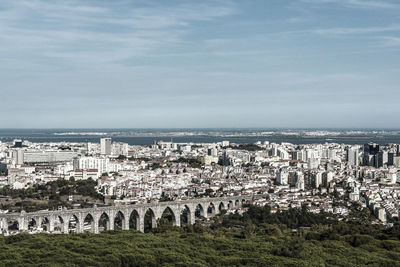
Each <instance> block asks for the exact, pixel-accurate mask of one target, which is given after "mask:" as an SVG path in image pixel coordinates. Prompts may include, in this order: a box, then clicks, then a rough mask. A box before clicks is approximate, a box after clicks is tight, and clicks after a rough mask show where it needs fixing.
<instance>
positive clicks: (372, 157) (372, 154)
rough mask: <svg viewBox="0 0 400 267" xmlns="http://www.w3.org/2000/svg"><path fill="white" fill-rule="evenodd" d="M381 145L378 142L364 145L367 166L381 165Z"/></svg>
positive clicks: (364, 160) (364, 161)
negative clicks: (379, 154)
mask: <svg viewBox="0 0 400 267" xmlns="http://www.w3.org/2000/svg"><path fill="white" fill-rule="evenodd" d="M379 151H380V147H379V145H377V144H372V143H371V144H365V145H364V156H363V164H364V165H366V166H379V158H378V157H379V156H378V153H379Z"/></svg>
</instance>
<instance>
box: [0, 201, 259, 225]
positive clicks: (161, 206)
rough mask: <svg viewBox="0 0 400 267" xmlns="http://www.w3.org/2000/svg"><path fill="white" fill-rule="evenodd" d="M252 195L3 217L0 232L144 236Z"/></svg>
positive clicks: (190, 221) (230, 206) (232, 206)
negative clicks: (164, 221)
mask: <svg viewBox="0 0 400 267" xmlns="http://www.w3.org/2000/svg"><path fill="white" fill-rule="evenodd" d="M252 200H253V197H252V196H251V195H245V196H233V197H222V198H198V199H190V200H180V201H169V202H158V203H147V204H134V205H123V206H107V207H94V208H86V209H71V210H54V211H38V212H30V213H27V212H24V211H23V212H21V213H6V214H0V230H1V232H2V233H9V232H10V231H13V230H18V231H22V232H23V231H28V230H30V229H34V228H40V229H44V230H45V231H47V232H51V233H53V232H56V233H82V232H92V233H99V232H101V231H104V230H116V229H121V230H129V229H134V230H138V231H141V232H145V230H146V231H147V230H149V229H151V228H154V227H155V226H156V224H157V220H158V219H160V218H162V217H165V218H168V219H169V220H170V221H171V222H172V223H173V225H176V226H181V225H183V224H194V222H195V220H196V218H199V217H205V218H208V217H212V216H214V215H216V214H219V213H220V212H221V211H222V210H235V209H238V208H240V207H241V206H242V205H243V204H244V203H251V202H252Z"/></svg>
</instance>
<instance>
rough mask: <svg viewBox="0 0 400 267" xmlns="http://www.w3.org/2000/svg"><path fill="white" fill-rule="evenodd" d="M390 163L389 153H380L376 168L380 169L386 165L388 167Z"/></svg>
mask: <svg viewBox="0 0 400 267" xmlns="http://www.w3.org/2000/svg"><path fill="white" fill-rule="evenodd" d="M388 161H389V153H388V152H387V151H379V153H378V154H377V155H376V161H375V167H376V168H380V167H383V166H385V165H388Z"/></svg>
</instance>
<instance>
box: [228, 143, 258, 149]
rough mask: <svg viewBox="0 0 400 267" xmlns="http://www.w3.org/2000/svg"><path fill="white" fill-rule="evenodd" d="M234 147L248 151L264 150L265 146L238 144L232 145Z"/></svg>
mask: <svg viewBox="0 0 400 267" xmlns="http://www.w3.org/2000/svg"><path fill="white" fill-rule="evenodd" d="M230 148H232V149H240V150H247V151H259V150H264V148H262V147H260V146H258V145H256V144H240V145H236V146H230Z"/></svg>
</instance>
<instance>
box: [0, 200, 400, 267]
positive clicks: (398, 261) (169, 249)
mask: <svg viewBox="0 0 400 267" xmlns="http://www.w3.org/2000/svg"><path fill="white" fill-rule="evenodd" d="M283 214H284V215H286V216H288V217H289V218H291V219H282V216H283ZM168 216H169V215H168V214H165V216H163V218H162V219H160V220H159V221H158V227H157V228H156V229H153V230H152V231H151V233H148V234H143V233H139V232H137V231H106V232H103V233H101V234H99V235H94V234H89V233H86V234H70V235H47V234H38V235H26V234H20V235H16V236H9V237H2V236H0V263H1V264H0V265H2V266H366V265H369V266H400V240H399V238H400V225H399V224H395V225H394V226H393V227H392V228H386V227H384V226H379V225H371V224H364V225H360V224H355V223H348V222H338V221H334V223H331V222H332V221H331V219H326V221H324V219H323V218H322V215H318V214H314V215H312V214H309V213H308V212H307V210H306V209H292V210H289V211H287V212H286V213H283V212H282V213H277V214H271V213H270V209H269V208H268V207H266V208H259V207H252V206H251V207H250V209H249V211H248V212H246V213H244V215H243V216H242V215H239V214H233V215H229V216H228V215H225V216H221V217H216V218H215V225H213V226H212V227H211V228H208V227H204V226H202V225H201V224H199V223H196V224H194V225H187V226H185V227H181V228H178V227H174V226H172V223H171V218H169V217H168ZM271 218H272V219H271ZM270 220H271V221H270ZM294 222H296V223H294ZM314 223H316V224H314ZM310 224H312V227H311V228H297V229H295V231H294V230H293V229H290V228H289V225H296V226H298V227H301V226H302V225H310Z"/></svg>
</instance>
